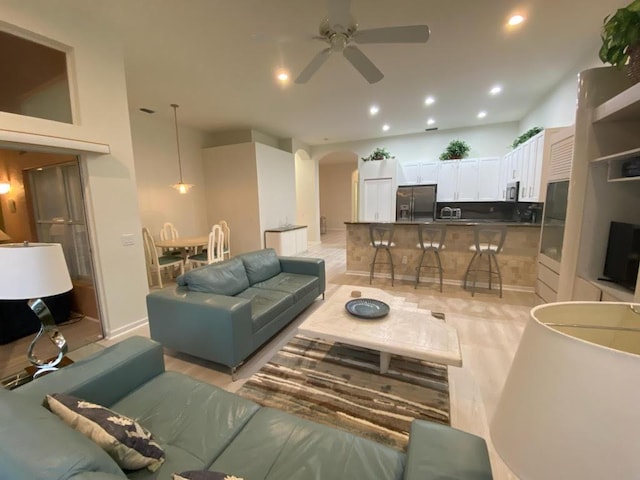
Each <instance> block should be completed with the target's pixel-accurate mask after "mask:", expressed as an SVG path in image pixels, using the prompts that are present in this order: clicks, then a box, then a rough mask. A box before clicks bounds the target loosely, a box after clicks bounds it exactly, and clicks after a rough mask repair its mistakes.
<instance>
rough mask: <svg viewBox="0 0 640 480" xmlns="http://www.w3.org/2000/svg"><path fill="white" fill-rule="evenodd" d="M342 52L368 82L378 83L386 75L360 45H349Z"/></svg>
mask: <svg viewBox="0 0 640 480" xmlns="http://www.w3.org/2000/svg"><path fill="white" fill-rule="evenodd" d="M342 54H343V55H344V56H345V58H346V59H347V60H349V62H351V65H353V66H354V67H355V68H356V70H358V71H359V72H360V74H361V75H362V76H363V77H364V78H365V79H366V80H367V82H369V83H376V82H379V81H380V80H382V78H383V77H384V75H383V74H382V72H381V71H380V70H378V67H376V66H375V65H374V64H373V62H372V61H371V60H369V58H368V57H367V56H366V55H365V54H364V53H362V50H360V49H359V48H358V47H353V46H348V47H346V48H345V49H344V50H343V52H342Z"/></svg>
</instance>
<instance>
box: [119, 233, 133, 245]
mask: <svg viewBox="0 0 640 480" xmlns="http://www.w3.org/2000/svg"><path fill="white" fill-rule="evenodd" d="M120 242H121V243H122V246H123V247H129V246H131V245H133V243H134V241H133V233H123V234H122V235H120Z"/></svg>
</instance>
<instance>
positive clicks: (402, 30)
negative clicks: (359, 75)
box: [353, 25, 429, 43]
mask: <svg viewBox="0 0 640 480" xmlns="http://www.w3.org/2000/svg"><path fill="white" fill-rule="evenodd" d="M353 39H354V41H355V42H356V43H425V42H426V41H427V40H429V27H428V26H427V25H406V26H403V27H383V28H370V29H368V30H359V31H357V32H356V33H355V34H354V35H353Z"/></svg>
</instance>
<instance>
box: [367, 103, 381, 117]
mask: <svg viewBox="0 0 640 480" xmlns="http://www.w3.org/2000/svg"><path fill="white" fill-rule="evenodd" d="M379 111H380V108H378V106H377V105H371V107H370V108H369V114H370V115H376V114H377V113H378V112H379Z"/></svg>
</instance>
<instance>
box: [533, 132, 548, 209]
mask: <svg viewBox="0 0 640 480" xmlns="http://www.w3.org/2000/svg"><path fill="white" fill-rule="evenodd" d="M544 140H545V134H544V132H542V133H541V134H540V135H539V136H537V137H536V139H535V162H533V165H532V167H533V168H531V170H530V175H531V178H532V181H531V201H532V202H544V200H545V199H544V195H543V194H542V170H543V167H544Z"/></svg>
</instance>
